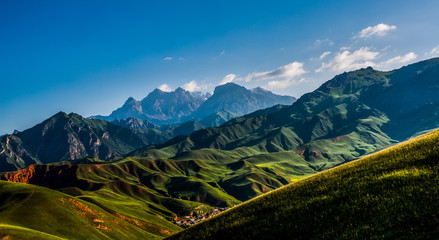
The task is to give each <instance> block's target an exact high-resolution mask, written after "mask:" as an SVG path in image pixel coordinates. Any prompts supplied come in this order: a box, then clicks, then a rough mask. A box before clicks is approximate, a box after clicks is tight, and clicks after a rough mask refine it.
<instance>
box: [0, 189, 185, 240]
mask: <svg viewBox="0 0 439 240" xmlns="http://www.w3.org/2000/svg"><path fill="white" fill-rule="evenodd" d="M70 191H72V190H70ZM96 197H99V198H100V201H99V203H100V204H99V205H96V204H93V203H91V202H90V201H84V200H83V199H81V197H74V196H72V195H67V194H64V193H62V192H59V191H54V190H51V189H47V188H43V187H39V186H35V185H31V184H21V183H11V182H5V181H0V239H162V238H163V237H165V236H168V235H170V234H171V233H174V232H177V231H179V230H180V228H179V227H177V226H175V225H173V224H172V223H169V222H168V221H166V220H164V219H162V218H160V217H157V216H155V215H152V214H150V213H148V212H146V211H138V210H139V209H141V208H140V207H141V205H140V203H139V201H137V202H136V201H133V200H132V199H131V200H128V201H124V200H127V199H123V198H121V199H118V201H116V200H111V199H108V198H106V197H104V196H102V195H101V196H96ZM137 205H138V206H137Z"/></svg>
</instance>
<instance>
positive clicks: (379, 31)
mask: <svg viewBox="0 0 439 240" xmlns="http://www.w3.org/2000/svg"><path fill="white" fill-rule="evenodd" d="M396 28H397V27H396V26H394V25H392V26H389V25H387V24H384V23H380V24H378V25H376V26H373V27H370V26H369V27H367V28H364V29H363V30H361V31H360V32H359V33H358V34H357V35H355V36H354V38H368V37H372V36H379V37H381V36H384V35H386V34H387V33H388V32H389V31H391V30H396Z"/></svg>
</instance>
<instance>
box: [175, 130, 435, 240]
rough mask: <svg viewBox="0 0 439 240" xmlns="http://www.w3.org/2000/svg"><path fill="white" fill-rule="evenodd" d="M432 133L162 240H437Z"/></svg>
mask: <svg viewBox="0 0 439 240" xmlns="http://www.w3.org/2000/svg"><path fill="white" fill-rule="evenodd" d="M438 235H439V131H434V132H432V133H428V134H425V135H422V136H420V137H417V138H415V139H413V140H409V141H407V142H404V143H401V144H399V145H397V146H394V147H391V148H389V149H385V150H383V151H380V152H378V153H375V154H372V155H370V156H367V157H364V158H362V159H360V160H358V161H355V162H351V163H348V164H345V165H343V166H340V167H337V168H334V169H331V170H328V171H325V172H322V173H320V174H317V175H314V176H311V177H309V178H306V179H304V180H301V181H299V182H296V183H293V184H290V185H287V186H285V187H282V188H280V189H278V190H275V191H272V192H270V193H268V194H265V195H262V196H260V197H258V198H255V199H253V200H250V201H248V202H246V203H243V204H241V205H239V206H237V207H235V208H233V209H231V210H228V211H226V212H224V213H222V214H220V215H218V216H216V217H214V218H211V219H209V220H207V221H204V222H202V223H199V224H197V225H195V226H193V227H191V228H188V229H187V230H184V231H182V232H180V233H177V234H175V235H173V236H171V237H169V238H167V239H170V240H171V239H191V240H196V239H436V238H437V236H438Z"/></svg>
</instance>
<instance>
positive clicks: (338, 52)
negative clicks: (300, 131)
mask: <svg viewBox="0 0 439 240" xmlns="http://www.w3.org/2000/svg"><path fill="white" fill-rule="evenodd" d="M331 2H334V1H239V2H238V1H217V2H216V3H208V2H206V1H185V3H182V1H130V2H129V3H130V4H127V3H126V1H74V2H71V1H12V0H10V1H8V0H0V83H1V89H2V91H1V94H0V134H5V133H11V132H12V131H13V130H14V129H18V130H24V129H26V128H29V127H32V126H33V125H35V124H37V123H39V122H41V121H42V120H44V119H46V118H48V117H50V116H51V115H53V114H55V113H56V112H58V111H65V112H68V113H69V112H76V113H79V114H81V115H83V116H90V115H96V114H109V113H111V111H112V110H114V109H116V108H117V107H119V106H121V105H122V104H123V103H124V101H125V100H126V99H127V98H128V97H130V96H132V97H134V98H136V99H142V98H143V97H145V96H146V95H147V94H148V93H149V92H151V91H152V90H153V89H154V88H156V87H160V88H162V89H171V90H172V89H175V88H177V87H179V86H183V87H184V88H186V89H188V90H199V91H213V89H214V87H215V86H217V85H218V84H221V83H224V82H228V81H233V82H235V83H237V84H240V85H244V86H246V87H249V88H253V87H256V86H262V87H265V88H267V89H269V90H271V91H273V92H275V93H278V94H287V95H292V96H295V97H300V96H301V95H302V94H304V93H306V92H309V91H312V90H314V89H315V88H317V87H318V86H319V85H321V84H322V83H323V82H325V81H327V80H329V79H331V78H332V77H333V76H334V75H336V74H339V73H342V72H343V71H349V70H353V69H356V68H360V67H365V66H369V65H371V66H373V67H374V68H375V69H380V70H390V69H394V68H399V67H401V66H403V65H406V64H409V63H412V62H416V61H419V60H423V59H427V58H431V57H434V56H439V31H438V26H439V15H438V14H437V13H438V12H439V1H392V0H387V1H367V2H366V1H352V0H350V1H337V2H336V3H331Z"/></svg>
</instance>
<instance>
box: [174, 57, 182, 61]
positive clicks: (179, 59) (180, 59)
mask: <svg viewBox="0 0 439 240" xmlns="http://www.w3.org/2000/svg"><path fill="white" fill-rule="evenodd" d="M171 59H172V58H171ZM178 61H184V58H182V57H178Z"/></svg>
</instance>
